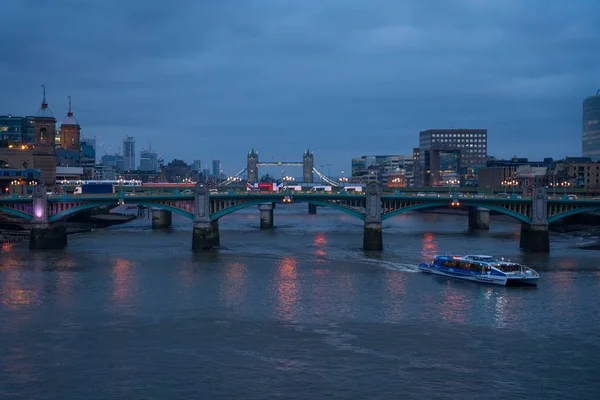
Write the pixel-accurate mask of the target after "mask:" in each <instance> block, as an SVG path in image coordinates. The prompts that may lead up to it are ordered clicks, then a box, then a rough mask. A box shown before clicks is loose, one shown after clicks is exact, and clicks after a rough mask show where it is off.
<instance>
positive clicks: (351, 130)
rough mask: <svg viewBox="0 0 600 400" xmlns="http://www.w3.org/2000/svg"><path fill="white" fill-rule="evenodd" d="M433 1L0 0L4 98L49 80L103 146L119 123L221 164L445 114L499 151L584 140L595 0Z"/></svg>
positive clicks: (326, 157)
mask: <svg viewBox="0 0 600 400" xmlns="http://www.w3.org/2000/svg"><path fill="white" fill-rule="evenodd" d="M434 3H435V4H433V3H431V2H419V1H404V2H399V1H393V0H371V1H367V0H364V1H362V0H361V1H359V0H355V1H351V2H349V1H342V0H328V1H322V2H316V1H315V2H289V1H280V0H245V1H243V2H234V1H232V0H203V1H201V2H196V1H191V0H188V1H186V0H176V1H171V2H160V1H158V0H146V1H141V0H138V1H133V0H132V1H116V0H104V1H101V2H99V1H93V0H89V1H74V0H73V1H66V0H57V1H53V2H41V3H40V2H37V1H33V0H5V1H4V2H3V5H2V7H3V14H5V15H8V16H10V18H7V19H5V20H4V21H3V24H1V25H0V37H1V38H3V39H2V40H1V41H0V90H1V93H2V96H0V113H8V112H11V113H13V114H33V113H34V112H35V111H36V109H37V107H38V104H39V100H40V84H42V83H45V84H46V85H47V86H48V99H49V101H50V107H51V108H52V109H53V111H54V113H55V115H56V116H57V118H58V119H60V117H61V116H62V115H64V114H66V107H67V100H66V96H67V95H71V96H73V102H74V103H73V104H74V111H75V114H76V116H77V117H78V119H79V121H80V123H81V124H82V127H83V131H84V132H85V134H87V135H90V136H93V135H99V136H100V137H101V138H102V142H103V143H106V148H104V150H102V149H100V152H101V153H102V152H103V151H108V150H109V149H108V146H109V144H110V146H111V148H110V151H114V149H116V148H118V147H120V146H121V144H120V141H121V139H122V138H123V136H124V135H125V134H126V133H127V134H131V135H134V136H135V137H136V139H137V141H138V147H142V145H143V144H145V143H147V142H148V141H149V140H151V141H152V145H153V147H154V148H157V149H160V151H161V153H162V154H163V155H164V156H165V158H166V159H172V158H176V157H177V158H183V159H186V160H188V161H191V160H193V159H205V160H208V159H212V158H221V159H222V161H223V166H224V168H225V169H226V170H227V172H233V171H234V170H235V171H238V170H239V169H240V168H241V167H243V166H244V162H245V154H246V153H247V151H248V149H250V148H251V147H255V148H257V149H259V150H260V154H261V157H262V156H263V155H264V157H266V158H269V159H270V158H273V157H275V158H278V159H284V158H287V159H289V160H291V159H296V158H299V157H300V156H301V153H302V152H303V151H304V149H305V148H306V147H310V148H311V149H314V151H315V157H316V164H318V165H321V164H329V163H331V164H333V167H332V171H334V170H348V169H349V162H350V158H351V157H355V156H360V155H363V154H367V153H373V152H380V151H383V150H385V152H386V153H390V152H392V153H400V154H408V153H410V152H411V151H412V148H413V147H415V146H416V145H417V144H418V132H419V131H420V130H424V129H428V128H441V127H452V126H455V127H459V126H460V127H477V128H480V127H483V128H488V130H489V137H490V146H489V149H490V153H492V154H494V155H497V156H512V155H513V154H515V153H519V155H521V156H529V157H531V158H541V157H543V156H553V157H561V156H565V155H578V154H579V152H580V147H581V146H580V141H579V139H578V138H579V137H580V129H581V100H582V98H583V97H584V96H586V95H589V94H591V93H594V92H595V90H596V89H597V87H598V86H600V82H598V65H600V53H598V51H597V47H598V38H600V24H599V23H598V22H599V19H598V17H597V16H598V15H600V4H597V2H595V1H593V0H581V1H578V2H571V3H565V2H564V1H559V0H547V1H541V0H529V1H518V0H505V1H495V2H491V1H488V2H485V1H476V0H455V1H452V2H446V1H439V2H434ZM23 21H27V23H24V22H23ZM517 140H518V142H517ZM540 141H545V142H551V143H555V147H552V148H548V147H546V148H543V147H541V146H539V145H538V144H539V142H540ZM515 143H519V145H518V148H515ZM298 173H299V171H298Z"/></svg>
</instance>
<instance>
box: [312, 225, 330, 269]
mask: <svg viewBox="0 0 600 400" xmlns="http://www.w3.org/2000/svg"><path fill="white" fill-rule="evenodd" d="M313 243H314V245H315V247H316V250H315V255H316V260H315V262H317V263H319V264H324V263H326V262H327V251H326V248H327V237H326V236H325V233H322V232H320V233H317V234H316V235H315V240H314V242H313Z"/></svg>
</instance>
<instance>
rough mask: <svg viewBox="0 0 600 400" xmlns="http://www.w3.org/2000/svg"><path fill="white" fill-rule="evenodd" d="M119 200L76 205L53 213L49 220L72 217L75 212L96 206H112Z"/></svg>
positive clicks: (54, 220)
mask: <svg viewBox="0 0 600 400" xmlns="http://www.w3.org/2000/svg"><path fill="white" fill-rule="evenodd" d="M117 204H118V201H117V200H115V202H114V203H87V204H82V205H80V206H75V207H71V208H69V209H68V210H64V211H60V212H58V213H56V214H54V215H51V216H50V217H49V218H48V221H49V222H56V221H62V220H64V219H67V218H69V217H72V216H73V215H75V214H79V213H82V212H84V211H87V210H92V209H94V208H98V207H104V206H110V205H117Z"/></svg>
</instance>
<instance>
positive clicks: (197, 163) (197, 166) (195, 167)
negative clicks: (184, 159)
mask: <svg viewBox="0 0 600 400" xmlns="http://www.w3.org/2000/svg"><path fill="white" fill-rule="evenodd" d="M192 170H194V171H196V172H202V161H201V160H194V162H193V163H192Z"/></svg>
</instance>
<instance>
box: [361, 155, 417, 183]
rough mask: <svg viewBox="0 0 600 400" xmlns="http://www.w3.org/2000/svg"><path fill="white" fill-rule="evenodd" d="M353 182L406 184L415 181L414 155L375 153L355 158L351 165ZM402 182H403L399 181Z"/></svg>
mask: <svg viewBox="0 0 600 400" xmlns="http://www.w3.org/2000/svg"><path fill="white" fill-rule="evenodd" d="M350 173H351V178H350V181H351V182H352V183H360V184H367V183H369V182H380V183H381V184H383V185H388V184H390V183H392V182H389V181H390V180H395V181H394V182H393V183H395V184H398V185H399V184H402V185H404V186H409V185H411V183H412V181H413V157H412V155H375V156H361V157H360V158H353V159H352V165H351V172H350ZM399 182H401V183H399Z"/></svg>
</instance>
